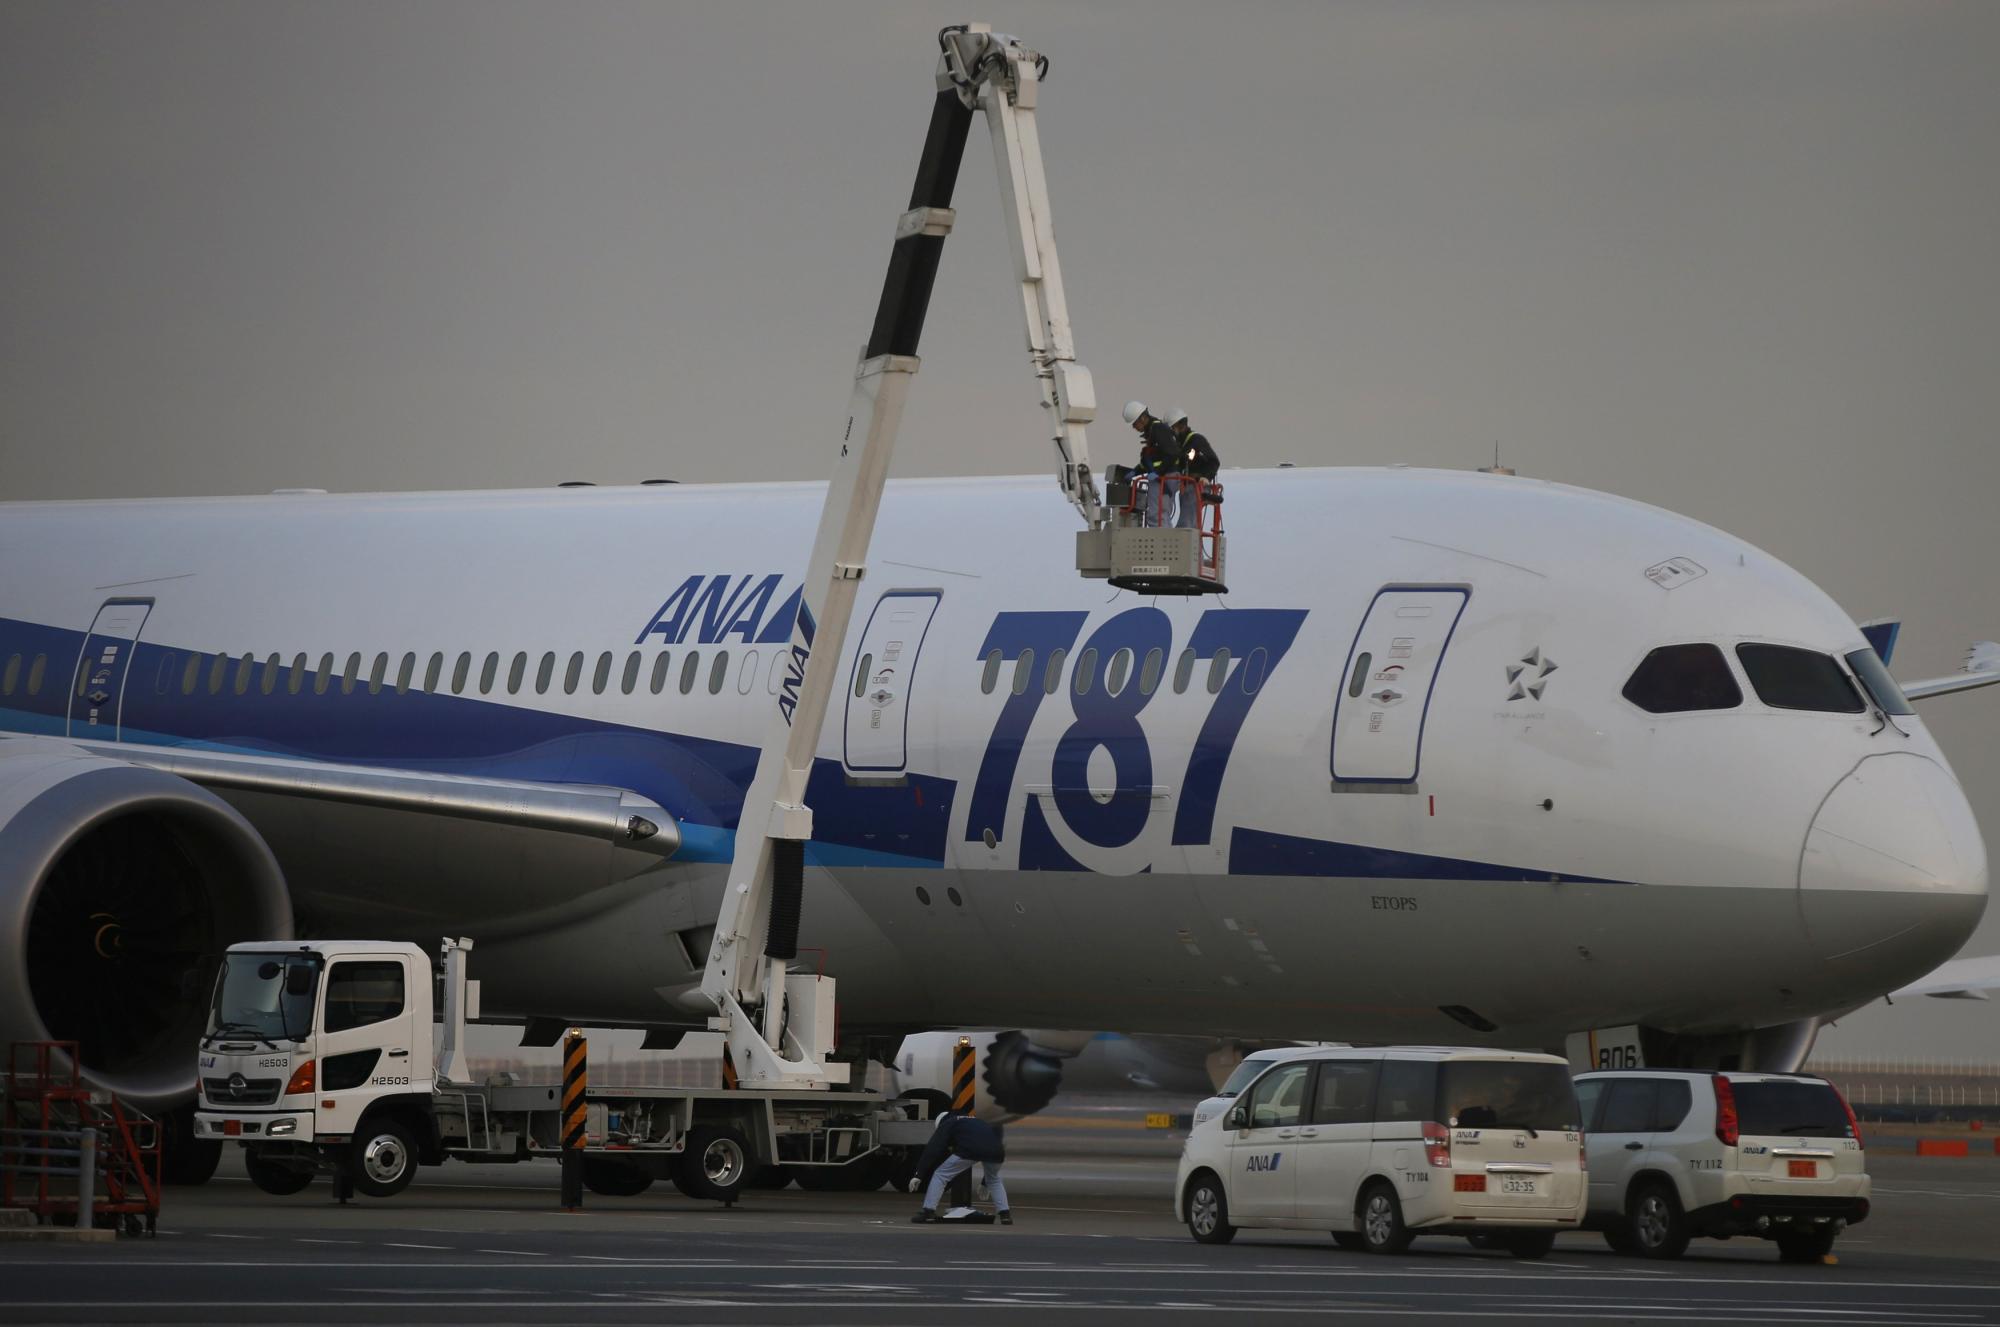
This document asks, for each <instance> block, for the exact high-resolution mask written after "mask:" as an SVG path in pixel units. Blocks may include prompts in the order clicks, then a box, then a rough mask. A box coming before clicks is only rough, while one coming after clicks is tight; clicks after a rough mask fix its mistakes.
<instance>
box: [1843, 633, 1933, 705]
mask: <svg viewBox="0 0 2000 1327" xmlns="http://www.w3.org/2000/svg"><path fill="white" fill-rule="evenodd" d="M1847 666H1848V667H1849V668H1852V669H1853V670H1854V675H1855V676H1856V677H1858V678H1860V679H1861V685H1862V687H1863V688H1864V689H1866V691H1867V692H1868V695H1869V697H1870V698H1871V699H1873V700H1874V702H1875V708H1877V709H1879V710H1881V711H1882V712H1883V713H1884V714H1915V713H1916V711H1915V710H1914V709H1912V708H1910V698H1909V697H1908V696H1905V695H1904V694H1903V688H1901V687H1899V686H1897V685H1896V679H1895V678H1893V677H1891V676H1889V670H1888V669H1887V668H1886V667H1884V666H1883V664H1882V656H1881V655H1879V654H1877V653H1875V650H1874V647H1873V646H1870V647H1869V648H1868V649H1865V650H1856V651H1854V653H1852V654H1850V655H1848V656H1847Z"/></svg>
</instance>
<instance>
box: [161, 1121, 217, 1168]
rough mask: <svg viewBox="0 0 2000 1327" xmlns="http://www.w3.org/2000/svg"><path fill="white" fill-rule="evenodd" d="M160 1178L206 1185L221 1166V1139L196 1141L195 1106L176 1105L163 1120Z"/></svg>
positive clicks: (199, 1139)
mask: <svg viewBox="0 0 2000 1327" xmlns="http://www.w3.org/2000/svg"><path fill="white" fill-rule="evenodd" d="M160 1131H161V1132H162V1133H163V1134H164V1135H165V1137H163V1138H161V1139H160V1179H161V1180H162V1181H163V1182H164V1183H167V1184H206V1183H208V1181H209V1179H210V1178H211V1177H213V1176H214V1174H215V1168H216V1167H217V1166H218V1165H220V1164H222V1140H221V1139H218V1138H197V1137H195V1133H194V1107H192V1106H177V1107H175V1108H174V1109H173V1110H170V1111H168V1112H166V1114H165V1115H164V1116H163V1117H162V1118H161V1120H160Z"/></svg>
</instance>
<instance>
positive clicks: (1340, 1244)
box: [1333, 1230, 1368, 1253]
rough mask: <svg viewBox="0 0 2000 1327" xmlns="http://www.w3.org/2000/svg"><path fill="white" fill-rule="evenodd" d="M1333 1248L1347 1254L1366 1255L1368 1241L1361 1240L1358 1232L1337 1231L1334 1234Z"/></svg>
mask: <svg viewBox="0 0 2000 1327" xmlns="http://www.w3.org/2000/svg"><path fill="white" fill-rule="evenodd" d="M1333 1247H1335V1248H1336V1249H1340V1250H1343V1251H1344V1252H1347V1253H1366V1252H1367V1251H1368V1241H1367V1240H1364V1239H1362V1238H1361V1232H1360V1231H1358V1230H1336V1231H1334V1232H1333Z"/></svg>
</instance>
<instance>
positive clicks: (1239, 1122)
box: [1222, 1106, 1250, 1129]
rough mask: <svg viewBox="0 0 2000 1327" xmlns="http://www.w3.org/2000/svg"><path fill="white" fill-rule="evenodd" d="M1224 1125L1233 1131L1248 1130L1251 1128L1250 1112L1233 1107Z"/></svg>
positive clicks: (1224, 1120) (1225, 1118) (1242, 1108)
mask: <svg viewBox="0 0 2000 1327" xmlns="http://www.w3.org/2000/svg"><path fill="white" fill-rule="evenodd" d="M1222 1123H1223V1124H1224V1126H1225V1127H1227V1128H1231V1129H1247V1128H1249V1127H1250V1112H1249V1111H1248V1110H1246V1109H1245V1108H1244V1107H1242V1106H1231V1107H1230V1108H1229V1114H1228V1115H1227V1116H1226V1117H1224V1119H1223V1121H1222Z"/></svg>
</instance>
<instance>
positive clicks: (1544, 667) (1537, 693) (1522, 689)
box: [1507, 645, 1556, 700]
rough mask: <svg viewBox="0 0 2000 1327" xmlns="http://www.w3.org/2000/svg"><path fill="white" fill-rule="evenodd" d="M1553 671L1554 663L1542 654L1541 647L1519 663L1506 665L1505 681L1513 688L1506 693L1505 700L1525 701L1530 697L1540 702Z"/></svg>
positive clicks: (1530, 652) (1529, 653)
mask: <svg viewBox="0 0 2000 1327" xmlns="http://www.w3.org/2000/svg"><path fill="white" fill-rule="evenodd" d="M1555 670H1556V661H1555V660H1554V659H1551V658H1549V657H1548V656H1547V655H1545V654H1543V653H1542V647H1541V646H1539V645H1537V646H1536V647H1535V648H1534V649H1532V650H1529V651H1528V653H1527V655H1526V656H1525V657H1524V658H1523V659H1522V660H1521V661H1520V662H1519V663H1510V664H1508V665H1507V681H1508V682H1509V683H1511V684H1512V688H1513V689H1512V690H1510V691H1509V692H1508V693H1507V699H1509V700H1527V699H1529V698H1531V697H1532V698H1533V699H1535V700H1540V699H1541V698H1542V688H1544V687H1546V686H1547V685H1548V684H1549V674H1550V673H1553V672H1554V671H1555Z"/></svg>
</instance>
